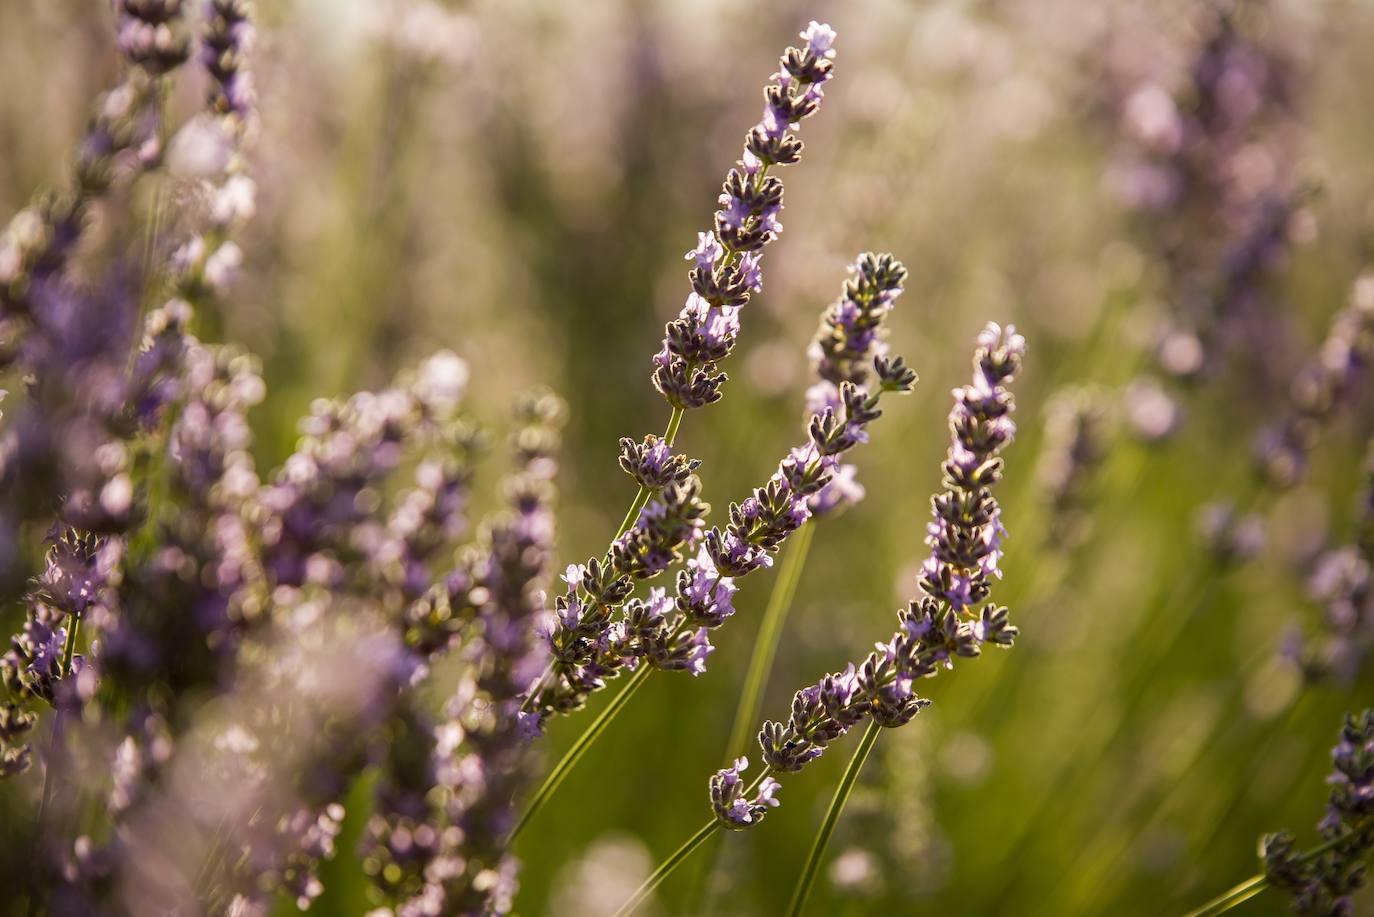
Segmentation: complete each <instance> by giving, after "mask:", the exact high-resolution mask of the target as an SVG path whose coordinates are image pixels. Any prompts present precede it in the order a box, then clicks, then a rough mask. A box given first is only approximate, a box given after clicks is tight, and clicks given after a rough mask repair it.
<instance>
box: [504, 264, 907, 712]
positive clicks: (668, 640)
mask: <svg viewBox="0 0 1374 917" xmlns="http://www.w3.org/2000/svg"><path fill="white" fill-rule="evenodd" d="M853 273H854V276H853V278H852V279H851V280H849V281H847V282H846V284H845V287H844V291H843V294H842V296H841V298H840V300H839V302H838V303H837V304H835V305H834V306H832V307H831V309H830V311H829V312H828V313H827V318H826V321H825V324H823V326H822V331H823V332H824V333H823V334H822V335H818V338H820V339H822V340H825V341H827V342H828V343H827V344H826V345H825V346H828V347H830V351H831V355H830V356H829V357H828V360H829V362H828V363H827V364H826V365H827V366H828V367H830V368H829V370H828V374H827V376H826V377H825V382H824V383H823V384H825V385H828V386H830V387H831V388H832V389H833V393H834V394H833V398H832V397H827V398H825V399H823V401H824V403H819V404H817V405H815V412H814V413H812V414H811V416H810V421H809V424H808V434H809V436H808V441H807V442H806V443H805V444H803V445H801V446H799V447H797V448H795V449H793V450H792V451H791V452H790V453H789V454H788V455H787V456H786V457H785V458H784V459H783V460H782V461H781V462H780V463H779V465H778V469H777V471H776V472H774V474H773V476H772V477H771V478H770V479H769V480H768V482H767V483H766V484H764V485H763V486H762V487H757V488H755V489H754V492H753V493H752V494H751V495H750V496H749V497H748V498H747V499H745V500H744V501H742V502H739V503H732V504H731V505H730V508H729V521H728V523H727V524H726V525H725V526H724V527H720V526H714V527H711V528H709V529H705V528H704V521H703V520H704V517H705V515H706V512H707V511H708V510H709V507H707V506H706V505H705V504H703V503H701V502H700V501H699V499H698V498H697V494H698V493H699V491H700V482H699V480H698V478H697V477H696V476H695V474H694V469H695V467H696V466H695V464H694V463H692V462H690V461H688V460H687V459H685V458H684V457H682V456H674V455H673V454H672V453H671V451H670V450H669V449H668V448H667V446H666V445H665V444H664V443H663V441H661V440H659V439H657V438H648V439H646V440H645V441H644V442H643V443H642V444H641V443H635V442H633V441H632V440H625V441H623V442H622V444H621V446H622V451H621V465H622V466H623V467H624V468H625V469H626V470H627V471H628V472H629V473H630V474H631V475H632V476H634V477H635V479H636V480H637V481H639V482H640V484H641V486H644V487H650V486H660V487H661V490H660V492H659V494H658V496H657V497H655V498H653V499H651V500H650V501H649V503H648V504H647V505H646V506H645V507H644V509H643V510H642V511H641V513H640V515H639V518H638V519H637V520H636V522H635V524H634V525H633V526H631V527H630V528H629V529H628V530H627V531H626V532H625V534H624V535H622V536H621V537H620V538H619V539H617V540H616V542H615V543H614V544H613V545H612V547H611V551H610V553H609V554H608V556H607V558H606V559H605V560H597V559H595V558H593V559H592V560H589V561H588V562H587V563H586V564H584V565H572V566H570V567H569V568H568V570H567V572H566V574H565V575H564V577H563V579H564V582H565V583H566V584H567V590H566V593H565V594H564V595H563V596H561V597H560V598H559V599H558V602H557V620H556V621H555V622H554V624H553V625H552V627H551V631H550V636H549V643H550V654H551V656H552V659H553V664H552V666H551V669H550V672H549V673H548V674H549V676H550V677H549V678H544V679H540V680H539V681H538V682H537V683H536V685H535V689H534V691H533V692H532V695H531V699H532V704H531V710H532V712H533V713H534V715H535V716H536V717H538V718H541V719H542V717H543V716H546V715H547V714H548V713H552V712H561V711H568V710H572V709H576V708H577V707H579V706H581V704H582V703H583V701H584V699H585V698H586V696H587V695H588V694H590V693H592V692H594V691H596V690H599V689H600V688H602V687H603V686H604V685H605V680H606V679H607V678H608V677H612V676H614V675H616V674H617V673H619V672H620V671H622V670H624V669H626V668H630V669H633V668H636V667H638V666H639V665H640V664H641V661H646V662H647V663H648V664H649V665H652V666H653V667H655V668H659V669H664V670H669V671H689V672H692V673H693V674H700V673H701V672H703V671H705V667H706V659H707V657H708V656H709V654H710V653H711V652H712V651H713V649H714V648H713V647H712V645H711V642H710V639H709V636H708V635H709V632H710V631H711V630H713V629H715V628H717V627H720V626H721V625H722V624H724V622H725V621H726V620H727V619H728V618H729V617H730V616H731V615H733V614H734V611H735V609H734V602H733V598H734V595H735V592H736V591H737V590H738V588H739V587H738V585H737V583H736V581H737V580H738V579H739V578H740V577H743V576H747V575H748V574H749V573H751V572H753V571H755V570H758V569H760V568H763V567H767V566H770V565H771V564H772V560H773V555H774V554H775V553H776V552H777V551H778V550H779V548H780V547H781V546H782V544H783V542H784V541H786V539H787V538H788V537H789V536H790V535H791V534H792V533H793V532H795V531H796V530H797V529H798V528H800V527H801V526H802V525H803V524H805V523H806V522H807V520H808V519H810V518H811V516H812V515H813V513H814V512H816V510H817V508H819V510H820V511H821V512H824V511H827V510H829V509H833V508H834V506H835V505H837V504H838V503H839V502H840V500H841V494H843V493H844V492H845V488H849V490H850V491H851V492H852V489H853V486H855V485H853V484H852V470H851V471H850V472H849V473H848V475H849V476H848V478H847V479H845V478H844V477H843V476H842V475H843V472H842V466H841V464H840V457H841V456H842V455H843V454H844V453H845V452H847V451H848V450H849V449H851V448H853V447H854V446H856V445H858V444H859V443H862V442H865V441H867V438H868V434H867V426H868V424H870V423H871V422H872V421H874V420H876V419H877V418H878V417H879V416H881V411H880V410H879V408H878V403H879V400H880V399H881V396H882V395H883V394H884V393H888V392H897V393H905V392H908V391H910V390H911V387H912V386H913V385H914V384H915V381H916V375H915V373H913V372H912V371H911V370H910V369H909V368H908V367H907V366H906V364H905V363H904V362H903V361H902V359H901V358H900V357H898V358H892V359H889V358H888V357H886V356H884V355H882V354H881V353H880V352H878V347H877V341H878V339H879V334H878V331H879V329H878V326H879V324H880V322H881V320H882V318H883V317H884V316H885V315H886V314H887V312H888V311H889V310H890V309H891V307H892V303H893V301H894V300H895V299H896V297H897V296H898V295H899V294H900V292H901V284H902V282H903V281H904V280H905V278H906V270H905V268H903V267H902V264H901V262H899V261H896V260H895V259H893V258H892V257H891V256H890V255H873V254H864V255H861V256H860V257H859V259H858V260H857V261H856V262H855V265H854V267H853ZM847 329H848V330H853V331H854V332H855V333H856V336H857V338H858V340H856V341H855V342H853V343H849V344H846V343H845V342H844V341H843V340H842V337H843V335H844V334H845V333H846V330H847ZM871 354H873V355H872V356H871V360H872V363H871V366H869V365H861V364H859V363H858V360H860V359H865V360H866V359H868V358H870V355H871ZM870 374H872V375H873V376H874V377H876V383H875V388H874V391H872V392H871V393H870V391H869V390H868V389H867V388H866V387H865V383H867V382H868V381H869V378H870ZM830 377H833V379H834V381H831V378H830ZM660 482H662V483H660ZM692 548H695V554H694V556H692V557H690V558H689V559H688V560H687V561H686V563H685V565H684V566H683V568H682V569H680V570H679V571H678V574H677V578H676V584H675V585H676V589H675V590H674V592H673V594H670V593H669V591H668V590H667V589H662V588H654V589H651V590H650V591H649V593H648V596H647V597H646V598H643V599H640V598H631V597H630V596H631V594H632V592H633V588H634V585H633V583H634V580H636V579H645V578H648V577H651V576H653V575H655V574H657V573H659V572H661V571H663V570H665V569H667V568H668V567H669V566H671V565H672V564H673V563H675V562H676V561H678V560H679V559H680V558H681V556H682V552H683V551H684V550H687V549H692ZM617 610H619V612H620V613H619V615H617Z"/></svg>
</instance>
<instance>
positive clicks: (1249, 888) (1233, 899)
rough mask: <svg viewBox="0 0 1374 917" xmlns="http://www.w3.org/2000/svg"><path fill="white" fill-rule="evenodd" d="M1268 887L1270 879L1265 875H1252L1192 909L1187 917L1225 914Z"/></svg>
mask: <svg viewBox="0 0 1374 917" xmlns="http://www.w3.org/2000/svg"><path fill="white" fill-rule="evenodd" d="M1268 887H1269V880H1268V879H1266V878H1265V877H1264V876H1262V875H1259V876H1252V877H1250V878H1249V879H1246V880H1245V881H1244V882H1242V883H1240V884H1239V885H1237V886H1236V887H1235V888H1233V889H1231V890H1230V891H1227V892H1224V893H1222V894H1220V895H1218V896H1217V897H1215V898H1213V899H1212V900H1211V901H1208V902H1207V903H1206V904H1204V905H1203V906H1202V907H1200V908H1198V909H1197V910H1195V911H1190V912H1189V913H1188V914H1187V915H1186V917H1208V915H1211V914H1224V913H1225V912H1226V911H1229V910H1230V909H1231V908H1233V907H1235V906H1236V905H1237V904H1240V903H1241V902H1242V901H1248V900H1250V899H1251V898H1253V897H1255V896H1256V895H1258V894H1259V893H1260V892H1262V891H1264V890H1265V889H1266V888H1268Z"/></svg>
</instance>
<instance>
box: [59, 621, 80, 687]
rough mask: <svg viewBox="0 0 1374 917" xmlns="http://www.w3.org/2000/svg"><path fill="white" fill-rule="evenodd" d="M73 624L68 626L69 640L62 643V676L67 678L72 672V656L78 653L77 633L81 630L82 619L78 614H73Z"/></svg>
mask: <svg viewBox="0 0 1374 917" xmlns="http://www.w3.org/2000/svg"><path fill="white" fill-rule="evenodd" d="M71 619H72V625H71V627H69V628H67V642H66V643H64V644H62V677H63V678H66V677H67V676H68V675H70V674H71V672H72V656H74V655H75V654H76V634H77V632H78V631H79V630H81V619H80V618H78V617H77V616H76V615H72V616H71Z"/></svg>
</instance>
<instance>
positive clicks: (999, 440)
mask: <svg viewBox="0 0 1374 917" xmlns="http://www.w3.org/2000/svg"><path fill="white" fill-rule="evenodd" d="M1024 351H1025V340H1024V339H1023V338H1022V337H1021V335H1019V334H1017V333H1016V329H1015V328H1014V327H1012V326H1007V328H1005V329H1003V328H1001V327H1000V326H998V325H996V324H994V323H989V324H988V326H987V327H986V328H985V329H984V330H983V332H982V333H981V334H979V335H978V348H977V350H976V352H975V353H974V360H973V365H974V376H973V381H972V383H971V384H969V385H965V386H962V387H960V388H957V389H955V390H954V408H953V410H951V411H950V415H949V427H950V432H951V443H950V448H949V452H948V455H947V456H946V459H945V462H944V465H943V470H944V486H945V489H944V491H943V492H942V493H939V494H937V495H936V496H935V497H934V498H932V500H931V508H932V513H933V516H934V519H933V521H932V522H931V523H930V525H929V526H928V527H927V534H926V539H925V541H926V544H927V545H928V546H929V547H930V557H929V559H928V560H927V561H926V562H925V565H924V566H923V567H922V570H921V574H920V576H919V577H918V579H917V585H918V587H919V589H920V594H919V595H918V596H917V597H916V598H915V599H913V600H912V601H911V602H910V604H909V605H908V607H907V608H906V610H904V611H903V612H902V613H901V614H900V616H899V621H900V625H901V629H900V630H898V631H897V633H895V634H894V635H893V636H892V638H891V639H890V640H889V641H887V642H885V643H878V644H876V645H875V648H874V650H873V652H871V653H869V654H868V656H867V658H865V659H864V660H863V662H862V664H860V665H858V666H855V665H850V666H848V667H847V668H846V669H844V670H843V671H842V672H838V673H833V674H830V675H827V676H825V677H824V678H822V679H821V680H820V681H819V682H817V683H816V684H814V685H811V686H809V687H806V688H803V689H802V690H800V691H798V692H797V693H796V696H795V697H794V698H793V701H792V711H791V715H790V716H789V717H788V719H787V721H786V722H775V721H768V722H765V723H764V724H763V728H762V729H761V730H760V732H759V744H760V746H761V747H762V749H763V759H764V763H766V764H767V765H768V768H769V771H770V772H772V773H787V772H795V771H799V770H801V769H802V768H803V767H805V766H806V765H807V764H809V763H810V762H811V761H814V760H815V759H816V758H818V757H820V756H821V755H822V754H823V753H824V752H825V749H826V747H827V746H828V745H829V744H830V743H831V742H833V741H834V740H835V739H837V738H839V737H840V736H842V735H845V734H846V733H847V732H849V730H850V729H852V728H853V727H854V726H856V725H858V724H859V723H861V722H862V721H863V720H864V719H867V718H872V720H873V721H874V722H875V723H876V724H877V725H879V726H884V727H889V728H891V727H896V726H901V725H903V724H905V723H907V722H909V721H910V720H911V719H912V717H914V716H915V715H916V714H917V713H919V712H920V711H921V709H922V708H924V707H925V706H926V705H927V704H928V703H929V702H928V701H926V700H925V699H923V698H920V697H918V696H917V695H916V693H915V690H914V681H915V679H917V678H926V677H930V676H933V675H935V674H936V673H937V672H938V671H939V670H940V669H948V668H953V664H954V659H955V658H957V657H964V658H971V657H975V656H978V655H980V654H981V652H982V648H983V646H985V645H988V644H991V645H994V646H1010V645H1011V643H1012V641H1013V640H1014V639H1015V637H1016V633H1017V632H1016V628H1015V627H1013V626H1011V624H1010V623H1009V621H1008V618H1007V610H1006V609H1005V608H997V607H994V606H992V605H986V606H984V607H982V608H981V609H977V608H975V606H976V605H977V604H978V603H980V602H982V601H983V600H984V599H986V598H987V596H988V594H989V592H990V589H991V587H990V580H991V579H992V578H995V577H997V576H999V575H1000V572H999V570H998V561H999V559H1000V557H1001V554H1002V540H1003V538H1004V537H1005V535H1006V532H1005V530H1004V529H1003V528H1002V524H1001V510H1000V508H999V507H998V505H997V501H996V500H995V499H994V498H993V496H992V491H991V488H992V486H993V485H994V484H996V483H997V481H998V480H1000V479H1001V476H1002V459H1001V451H1002V449H1003V448H1004V447H1005V446H1006V445H1007V444H1008V443H1010V442H1011V439H1012V437H1013V435H1014V434H1015V431H1016V426H1015V424H1014V423H1012V420H1011V413H1012V410H1013V409H1014V404H1013V401H1012V396H1011V393H1010V392H1009V391H1008V390H1007V388H1006V384H1007V383H1009V382H1010V381H1011V380H1012V378H1013V377H1014V376H1015V374H1016V372H1017V370H1018V369H1019V368H1020V365H1021V356H1022V354H1023V353H1024Z"/></svg>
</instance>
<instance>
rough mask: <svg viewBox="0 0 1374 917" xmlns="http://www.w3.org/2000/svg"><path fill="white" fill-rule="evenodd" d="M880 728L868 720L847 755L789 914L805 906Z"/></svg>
mask: <svg viewBox="0 0 1374 917" xmlns="http://www.w3.org/2000/svg"><path fill="white" fill-rule="evenodd" d="M882 729H883V727H881V726H879V725H878V723H877V722H876V721H875V720H869V721H868V729H867V730H865V731H864V737H863V740H862V741H861V742H859V747H858V748H856V749H855V750H854V757H852V758H850V759H849V765H848V766H847V767H846V768H845V769H844V776H843V777H841V778H840V785H839V786H837V787H835V795H834V797H833V798H832V799H831V800H830V808H829V809H827V810H826V812H825V820H824V821H822V822H821V830H820V831H819V832H817V833H816V840H815V842H814V843H813V844H812V845H811V853H810V855H809V856H807V858H806V866H805V867H804V868H803V869H802V874H801V876H800V877H799V878H798V879H797V887H796V890H795V891H793V892H792V903H791V904H789V905H788V906H787V914H788V917H801V913H802V911H803V910H804V909H805V908H806V899H807V898H808V897H810V895H811V886H812V885H814V884H815V883H816V873H818V872H819V871H820V868H821V857H822V856H823V855H824V854H825V848H826V845H827V844H829V843H830V835H832V834H834V833H835V825H836V824H837V823H838V822H839V820H840V813H841V812H843V811H844V804H845V803H846V802H848V801H849V793H850V791H851V790H853V789H854V782H855V781H856V780H858V779H859V771H860V770H862V769H863V766H864V762H865V761H867V760H868V753H869V752H871V751H872V750H873V743H875V742H877V741H878V734H879V733H880V732H882Z"/></svg>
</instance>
